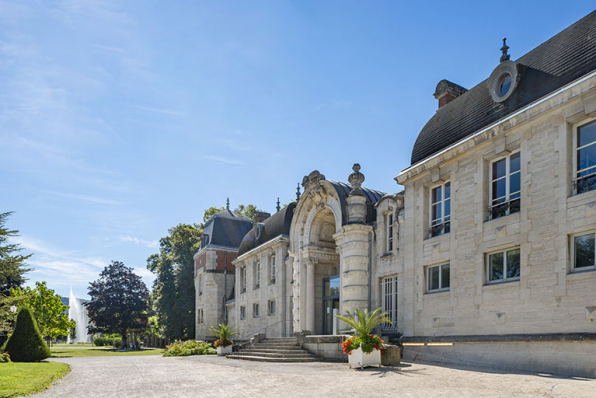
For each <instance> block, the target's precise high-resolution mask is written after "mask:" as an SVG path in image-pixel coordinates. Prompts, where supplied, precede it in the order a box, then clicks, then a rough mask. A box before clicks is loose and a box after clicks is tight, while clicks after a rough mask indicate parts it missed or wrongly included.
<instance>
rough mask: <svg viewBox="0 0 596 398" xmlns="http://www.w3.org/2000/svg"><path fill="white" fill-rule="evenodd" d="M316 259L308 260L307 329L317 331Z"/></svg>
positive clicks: (312, 331)
mask: <svg viewBox="0 0 596 398" xmlns="http://www.w3.org/2000/svg"><path fill="white" fill-rule="evenodd" d="M315 264H316V262H315V260H313V259H307V260H306V330H308V331H310V332H311V333H314V332H315V293H316V290H315Z"/></svg>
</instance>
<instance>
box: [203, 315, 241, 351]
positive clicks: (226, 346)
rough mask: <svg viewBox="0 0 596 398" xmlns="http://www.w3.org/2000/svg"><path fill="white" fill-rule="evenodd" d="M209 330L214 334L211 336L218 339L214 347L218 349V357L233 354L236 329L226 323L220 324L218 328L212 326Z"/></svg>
mask: <svg viewBox="0 0 596 398" xmlns="http://www.w3.org/2000/svg"><path fill="white" fill-rule="evenodd" d="M209 330H210V331H211V332H212V333H213V334H211V335H210V336H212V337H215V338H217V340H215V342H214V343H213V346H214V347H215V348H217V355H225V354H229V353H230V352H232V346H233V345H234V342H233V341H232V337H233V336H236V335H237V334H238V332H236V327H235V326H232V325H228V324H225V323H220V324H219V325H217V326H211V327H210V328H209Z"/></svg>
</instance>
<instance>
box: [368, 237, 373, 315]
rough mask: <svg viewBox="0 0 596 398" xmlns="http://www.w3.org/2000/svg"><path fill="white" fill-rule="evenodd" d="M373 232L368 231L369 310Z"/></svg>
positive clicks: (370, 307)
mask: <svg viewBox="0 0 596 398" xmlns="http://www.w3.org/2000/svg"><path fill="white" fill-rule="evenodd" d="M371 287H372V232H369V233H368V312H370V311H372V303H371V301H370V300H371V297H372V291H371Z"/></svg>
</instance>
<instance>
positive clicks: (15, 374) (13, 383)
mask: <svg viewBox="0 0 596 398" xmlns="http://www.w3.org/2000/svg"><path fill="white" fill-rule="evenodd" d="M69 371H70V366H68V365H67V364H64V363H57V362H33V363H25V362H9V363H0V398H7V397H17V396H22V395H29V394H32V393H35V392H40V391H43V390H45V389H46V388H48V387H49V386H50V384H51V383H52V382H53V381H54V380H57V379H59V378H61V377H62V376H64V375H65V374H66V373H68V372H69Z"/></svg>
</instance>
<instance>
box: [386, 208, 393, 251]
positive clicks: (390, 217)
mask: <svg viewBox="0 0 596 398" xmlns="http://www.w3.org/2000/svg"><path fill="white" fill-rule="evenodd" d="M385 222H386V223H387V229H386V231H387V240H386V246H385V248H386V251H387V253H392V252H393V222H394V218H393V211H391V212H390V213H389V214H387V216H386V217H385Z"/></svg>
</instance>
